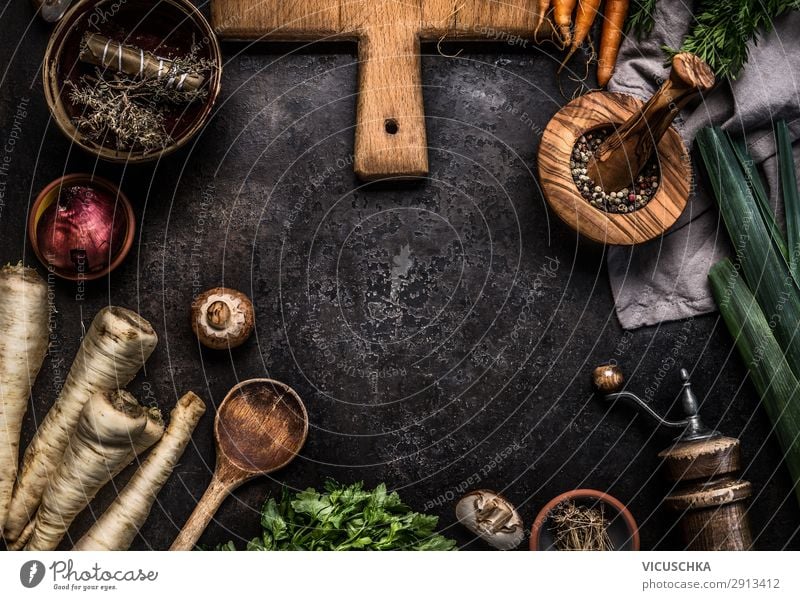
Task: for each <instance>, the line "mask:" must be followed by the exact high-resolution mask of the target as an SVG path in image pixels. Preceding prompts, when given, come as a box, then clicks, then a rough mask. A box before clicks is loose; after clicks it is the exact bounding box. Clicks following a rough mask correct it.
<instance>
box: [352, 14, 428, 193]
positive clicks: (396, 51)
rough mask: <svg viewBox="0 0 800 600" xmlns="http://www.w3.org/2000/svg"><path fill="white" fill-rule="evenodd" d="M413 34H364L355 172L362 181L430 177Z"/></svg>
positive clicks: (375, 30)
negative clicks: (428, 175)
mask: <svg viewBox="0 0 800 600" xmlns="http://www.w3.org/2000/svg"><path fill="white" fill-rule="evenodd" d="M419 50H420V49H419V38H418V37H417V34H416V31H413V30H412V29H411V28H407V27H404V26H402V24H399V23H398V24H396V26H394V27H388V26H376V27H372V28H370V29H368V30H367V31H365V32H363V34H362V37H361V42H360V44H359V51H358V54H359V62H360V64H359V96H358V108H357V112H358V114H357V117H356V140H355V157H354V168H355V171H356V174H357V175H358V176H359V177H360V178H361V179H364V180H366V181H372V180H375V179H383V178H387V177H395V178H398V177H399V178H406V179H412V178H418V177H424V176H425V175H427V174H428V148H427V140H426V137H425V113H424V109H423V104H422V74H421V62H420V55H419Z"/></svg>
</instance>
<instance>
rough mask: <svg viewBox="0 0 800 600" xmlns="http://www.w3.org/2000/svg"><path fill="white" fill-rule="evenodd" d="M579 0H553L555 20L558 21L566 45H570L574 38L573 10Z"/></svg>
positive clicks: (557, 24)
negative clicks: (572, 33) (571, 31)
mask: <svg viewBox="0 0 800 600" xmlns="http://www.w3.org/2000/svg"><path fill="white" fill-rule="evenodd" d="M577 1H578V0H553V20H554V21H555V22H556V26H557V27H558V30H559V32H560V33H561V39H562V40H563V41H564V46H569V43H570V41H571V40H572V35H571V33H570V30H569V28H570V25H571V24H572V11H573V10H574V9H575V4H576V3H577Z"/></svg>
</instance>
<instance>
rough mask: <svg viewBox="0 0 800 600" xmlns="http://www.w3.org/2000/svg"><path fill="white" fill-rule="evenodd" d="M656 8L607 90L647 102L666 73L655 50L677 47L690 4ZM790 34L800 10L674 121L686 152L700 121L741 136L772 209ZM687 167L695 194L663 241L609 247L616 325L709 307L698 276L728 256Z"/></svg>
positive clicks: (798, 43)
mask: <svg viewBox="0 0 800 600" xmlns="http://www.w3.org/2000/svg"><path fill="white" fill-rule="evenodd" d="M656 6H657V9H656V26H655V29H654V30H653V32H652V34H651V35H650V36H649V37H648V39H646V40H642V41H638V40H636V39H635V38H634V37H632V38H628V39H626V40H625V41H624V42H623V45H622V48H621V49H620V54H619V59H618V61H617V69H616V72H615V74H614V77H613V79H612V80H611V82H610V83H609V86H608V89H609V90H612V91H615V92H626V93H629V94H634V95H636V96H639V97H640V98H649V97H650V96H651V95H652V93H653V92H654V91H655V90H656V89H657V88H658V82H659V81H662V80H663V78H664V77H666V76H667V73H668V72H669V68H668V67H665V66H664V53H663V51H662V50H661V46H662V45H667V46H670V47H673V48H676V47H678V46H679V45H680V42H681V40H682V38H683V36H684V35H685V33H686V32H687V31H688V29H689V24H690V20H691V9H692V7H691V2H686V1H684V0H659V2H658V3H657V5H656ZM798 36H800V13H796V12H795V13H790V14H788V15H784V16H783V17H781V18H780V19H778V20H777V22H776V24H775V29H774V30H773V31H772V32H771V33H769V34H767V35H766V36H763V37H762V38H761V39H759V41H758V44H755V45H751V51H750V59H749V61H748V63H747V65H746V66H745V68H744V70H743V72H742V73H741V74H740V76H739V77H738V78H737V79H736V80H735V81H732V82H725V83H723V84H721V85H720V86H718V87H717V88H715V90H714V91H713V92H712V93H711V94H709V95H708V96H706V97H705V98H703V100H702V102H700V103H699V104H697V106H695V107H693V108H690V109H689V110H686V111H684V114H682V115H680V117H679V118H678V119H676V121H675V125H676V127H677V129H678V131H679V132H680V133H681V135H682V136H683V139H684V141H685V142H686V144H687V146H688V147H690V148H691V144H692V141H693V140H694V136H695V134H696V133H697V131H698V130H699V129H701V128H702V127H704V126H706V125H710V124H715V125H720V126H721V127H722V128H723V129H726V130H728V131H730V132H731V133H732V134H733V135H737V136H744V139H745V140H746V142H747V145H748V148H749V150H750V152H751V154H752V156H753V158H754V160H755V161H756V163H758V164H759V165H760V167H761V169H762V172H763V174H764V175H765V178H766V183H767V185H768V189H769V193H770V197H771V198H772V202H773V206H776V205H777V204H780V203H778V202H777V197H778V185H777V175H776V174H777V160H776V157H775V143H774V139H773V135H772V124H773V122H774V121H776V120H779V119H785V120H786V121H787V123H788V124H789V132H790V135H791V136H792V140H793V141H795V140H798V139H800V40H799V39H798ZM794 150H795V152H794V156H795V163H797V164H800V144H795V146H794ZM694 167H695V184H696V185H694V186H693V189H694V190H695V193H694V194H693V196H692V198H691V199H690V201H689V204H688V206H687V208H686V211H685V212H684V214H683V215H682V216H681V218H680V219H679V220H678V222H677V223H676V224H675V225H674V226H673V227H672V228H671V229H670V230H669V231H668V232H667V233H666V234H665V235H664V236H662V237H661V238H660V239H657V240H653V241H652V242H648V243H647V244H642V245H640V246H635V247H632V248H626V247H615V248H611V249H609V252H608V272H609V278H610V280H611V288H612V291H613V293H614V302H615V304H616V310H617V317H618V318H619V320H620V323H621V324H622V327H623V328H625V329H635V328H637V327H642V326H644V325H655V324H658V323H660V322H662V321H674V320H677V319H683V318H687V317H692V316H696V315H701V314H705V313H708V312H712V311H714V310H715V309H716V306H715V304H714V299H713V298H712V296H711V290H710V288H709V285H708V278H707V276H708V270H709V269H710V268H711V266H712V265H713V264H714V263H716V262H717V261H718V260H720V258H722V257H724V256H727V255H728V253H729V246H728V242H727V235H726V233H725V229H724V227H722V226H721V222H720V221H719V215H718V212H717V210H716V207H715V205H714V201H713V199H712V198H711V197H710V195H709V193H710V192H709V191H708V190H705V189H703V187H704V186H703V183H702V177H701V176H700V173H699V171H700V170H701V169H702V167H701V166H700V165H698V164H697V163H696V162H695V165H694ZM776 208H779V207H777V206H776ZM781 218H782V215H780V214H779V220H780V219H781Z"/></svg>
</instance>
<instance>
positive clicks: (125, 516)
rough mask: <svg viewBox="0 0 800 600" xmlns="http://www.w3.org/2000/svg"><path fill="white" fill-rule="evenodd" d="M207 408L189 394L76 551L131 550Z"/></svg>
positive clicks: (177, 407) (79, 541) (74, 548)
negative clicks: (146, 455) (134, 540)
mask: <svg viewBox="0 0 800 600" xmlns="http://www.w3.org/2000/svg"><path fill="white" fill-rule="evenodd" d="M205 412H206V407H205V404H204V403H203V401H202V400H201V399H200V398H199V397H198V396H196V395H195V394H193V393H192V392H189V393H187V394H185V395H184V396H183V397H182V398H181V399H180V400H178V403H177V405H176V406H175V408H174V409H173V410H172V413H171V414H170V421H169V425H168V426H167V430H166V433H165V434H164V437H163V438H161V441H160V442H159V443H158V444H157V445H156V446H155V448H153V451H152V452H151V453H150V455H149V456H148V457H147V459H146V460H145V461H144V463H142V466H141V467H139V469H138V470H137V471H136V473H134V474H133V477H131V480H130V481H129V482H128V484H127V485H126V486H125V488H124V489H123V490H122V492H120V494H119V496H117V499H116V500H114V502H113V504H111V506H109V507H108V510H106V512H105V513H103V515H102V516H101V517H100V518H99V519H98V520H97V521H95V524H94V525H93V526H92V528H91V529H89V531H88V532H86V534H85V535H84V536H83V537H82V538H81V539H80V540H78V543H77V544H75V546H74V547H73V550H127V549H128V548H130V545H131V543H133V539H134V538H135V537H136V534H137V533H138V532H139V528H140V527H141V526H142V525H143V524H144V522H145V521H146V520H147V516H148V515H149V514H150V510H151V509H152V507H153V503H154V502H155V501H156V497H157V496H158V493H159V492H160V491H161V488H162V487H164V484H165V483H166V482H167V479H169V476H170V475H171V474H172V471H173V469H174V468H175V465H177V464H178V461H179V460H180V458H181V456H182V455H183V451H184V450H185V449H186V446H187V444H188V443H189V440H190V439H191V438H192V432H193V431H194V428H195V427H196V426H197V422H198V421H199V420H200V417H202V416H203V413H205Z"/></svg>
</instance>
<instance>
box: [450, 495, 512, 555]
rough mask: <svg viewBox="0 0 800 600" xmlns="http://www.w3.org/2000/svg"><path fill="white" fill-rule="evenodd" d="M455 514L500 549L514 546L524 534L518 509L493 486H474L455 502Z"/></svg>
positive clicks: (464, 523) (459, 519) (471, 529)
mask: <svg viewBox="0 0 800 600" xmlns="http://www.w3.org/2000/svg"><path fill="white" fill-rule="evenodd" d="M456 518H457V519H458V521H459V522H460V523H461V524H462V525H464V526H465V527H466V528H467V529H469V530H470V531H471V532H472V533H474V534H475V535H477V536H478V537H480V538H481V539H482V540H484V541H485V542H486V543H488V544H489V545H490V546H492V547H493V548H497V549H498V550H513V549H514V548H516V547H517V546H519V545H520V543H521V542H522V539H523V538H524V537H525V532H524V530H523V524H522V518H521V517H520V516H519V513H517V509H516V508H514V505H513V504H511V502H509V501H508V500H506V499H505V498H503V496H501V495H500V494H498V493H497V492H493V491H492V490H475V491H473V492H470V493H469V494H467V495H465V496H464V497H463V498H461V500H459V501H458V504H456Z"/></svg>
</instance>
